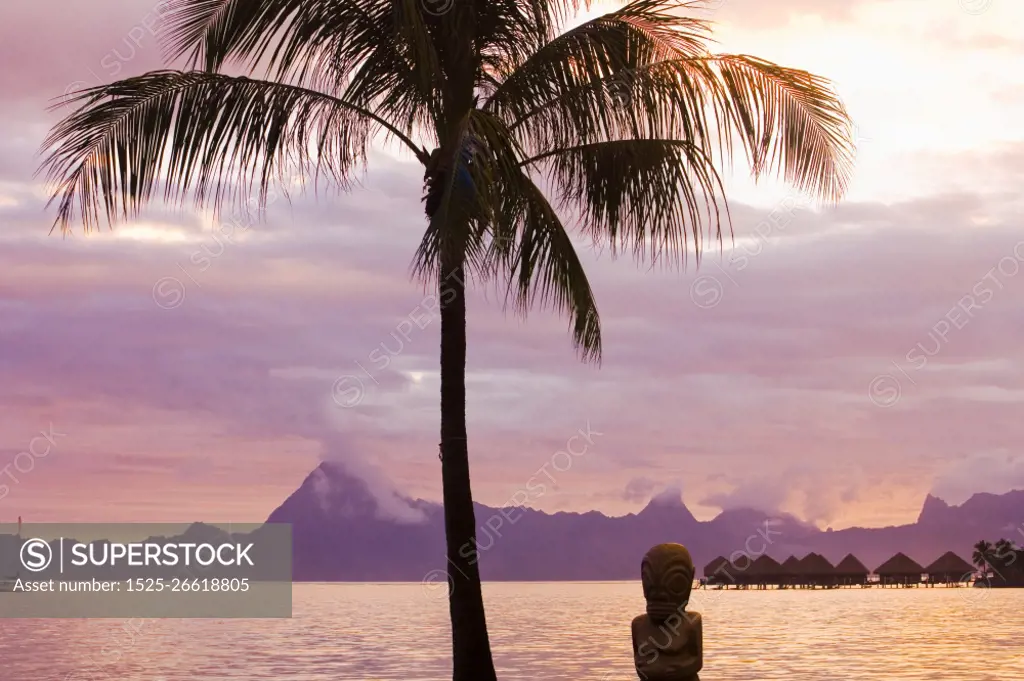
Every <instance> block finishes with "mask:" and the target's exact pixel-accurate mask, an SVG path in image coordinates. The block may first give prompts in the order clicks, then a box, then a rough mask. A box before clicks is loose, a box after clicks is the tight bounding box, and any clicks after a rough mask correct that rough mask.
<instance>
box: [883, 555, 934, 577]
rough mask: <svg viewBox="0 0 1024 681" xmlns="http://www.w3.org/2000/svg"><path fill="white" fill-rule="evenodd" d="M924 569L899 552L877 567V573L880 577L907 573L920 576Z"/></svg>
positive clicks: (905, 574)
mask: <svg viewBox="0 0 1024 681" xmlns="http://www.w3.org/2000/svg"><path fill="white" fill-rule="evenodd" d="M924 571H925V570H924V568H923V567H921V566H920V565H918V564H917V563H916V562H914V561H913V560H911V559H910V558H908V557H906V556H905V555H903V554H902V553H897V554H896V555H895V556H893V557H892V558H890V559H889V560H887V561H885V562H884V563H882V564H881V565H879V566H878V567H877V568H875V574H876V575H879V576H880V577H894V576H907V575H916V576H920V575H921V573H923V572H924Z"/></svg>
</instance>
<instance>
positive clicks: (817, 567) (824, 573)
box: [797, 553, 836, 589]
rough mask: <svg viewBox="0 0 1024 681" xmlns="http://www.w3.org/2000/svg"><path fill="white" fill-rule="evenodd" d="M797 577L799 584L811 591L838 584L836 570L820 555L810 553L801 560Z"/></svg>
mask: <svg viewBox="0 0 1024 681" xmlns="http://www.w3.org/2000/svg"><path fill="white" fill-rule="evenodd" d="M797 575H798V578H797V583H798V584H800V585H801V586H804V587H809V588H811V589H814V588H817V587H819V586H820V587H824V588H828V587H832V586H834V585H835V583H836V569H835V568H834V567H832V563H830V562H828V560H827V559H826V558H825V556H823V555H821V554H819V553H808V554H807V555H806V556H804V557H803V558H801V559H800V563H799V565H798V566H797Z"/></svg>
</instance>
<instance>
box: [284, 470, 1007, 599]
mask: <svg viewBox="0 0 1024 681" xmlns="http://www.w3.org/2000/svg"><path fill="white" fill-rule="evenodd" d="M476 514H477V522H478V524H479V526H480V529H479V535H478V542H479V545H480V549H481V558H480V570H481V573H482V576H483V578H484V579H485V580H488V581H561V580H597V581H600V580H620V579H637V578H638V570H639V566H638V560H639V556H642V555H644V552H645V551H647V549H649V548H650V547H651V546H653V545H655V544H659V543H662V542H680V543H683V544H686V546H687V547H688V548H689V549H690V551H691V553H692V555H693V558H694V561H695V563H696V564H697V565H704V564H705V563H706V562H707V561H711V560H712V559H714V558H716V557H719V556H722V557H725V558H727V559H729V560H733V561H737V562H738V561H741V560H746V558H744V556H749V558H750V559H751V560H753V559H757V558H758V557H760V556H761V555H766V556H770V557H771V558H772V559H774V560H775V561H778V562H780V563H781V562H783V561H784V560H785V559H786V558H787V557H789V556H806V555H807V554H809V553H812V552H813V553H816V554H820V555H822V556H824V557H825V558H826V559H827V560H828V561H830V562H831V563H832V564H833V565H836V564H837V563H838V562H839V561H841V560H842V559H843V558H844V557H845V556H847V555H848V554H850V553H853V554H856V556H857V557H858V558H859V559H860V560H861V561H863V562H864V564H865V565H866V566H867V567H868V568H870V569H872V570H873V569H874V568H875V567H877V566H880V565H881V564H882V563H883V562H884V561H887V560H888V559H890V558H891V557H892V556H893V555H894V554H896V553H903V554H905V555H906V556H908V557H910V558H911V559H912V560H913V561H915V562H917V563H920V564H922V565H927V564H928V563H929V562H931V561H933V560H934V559H935V558H936V557H938V556H942V555H943V554H945V553H946V552H948V551H953V552H955V553H956V554H958V555H959V556H963V557H965V558H967V559H970V557H971V556H972V555H973V550H974V549H973V547H974V546H975V544H977V543H978V541H979V539H980V538H983V537H993V538H1000V537H1008V538H1011V539H1018V541H1019V539H1020V538H1024V524H1022V521H1024V491H1021V490H1018V491H1013V492H1009V493H1007V494H1002V495H994V494H975V495H974V496H973V497H971V498H970V499H969V500H968V501H966V502H964V503H963V504H962V505H960V506H950V505H949V504H947V503H945V502H944V501H942V500H941V499H938V498H937V497H934V496H931V495H929V496H928V497H927V498H926V499H925V501H924V504H923V507H922V509H921V514H920V516H919V517H918V519H917V522H915V523H912V524H908V525H901V526H894V527H884V528H849V529H845V530H837V531H822V530H820V529H819V528H817V527H815V526H813V525H810V524H808V523H804V522H802V521H800V520H798V519H796V518H794V517H792V516H789V515H785V514H775V515H773V514H768V513H764V512H761V511H756V510H752V509H738V510H728V511H723V512H722V513H721V514H719V515H718V516H717V517H715V518H714V519H713V520H710V521H707V522H701V521H698V520H697V519H696V518H694V516H693V514H692V513H690V511H689V509H687V508H686V506H685V504H684V503H683V501H682V499H681V498H680V497H678V496H676V497H666V496H664V495H662V496H659V497H656V498H655V499H654V500H652V501H651V502H650V503H649V504H648V505H647V506H646V507H645V508H644V509H643V510H641V511H640V512H639V513H635V514H629V515H626V516H621V517H609V516H606V515H604V514H602V513H599V512H597V511H590V512H588V513H554V514H548V513H544V512H542V511H537V510H533V509H530V508H526V507H512V508H504V509H500V508H490V507H488V506H484V505H482V504H477V505H476ZM267 521H268V522H286V523H291V524H292V526H293V535H292V536H293V541H294V550H293V555H294V558H293V574H294V577H295V580H296V581H378V582H380V581H420V580H422V579H424V577H425V576H427V575H430V574H435V575H436V574H437V573H438V571H441V570H444V569H445V560H444V541H443V537H444V526H443V512H442V508H441V506H440V504H437V503H434V502H429V501H423V500H420V499H409V498H405V497H402V496H400V495H399V496H394V495H386V496H383V498H380V497H379V496H375V495H374V494H373V493H371V490H370V489H369V487H368V486H367V485H366V483H365V482H363V481H362V480H360V479H359V478H357V477H355V476H354V475H352V474H350V473H349V472H348V471H347V470H346V469H345V467H344V466H343V465H341V464H338V463H334V462H325V463H322V464H320V466H318V467H317V468H316V469H315V470H314V471H313V472H312V473H310V475H309V476H307V478H306V479H305V481H304V482H303V483H302V485H301V486H300V487H299V488H298V489H297V490H296V491H295V492H294V493H292V494H291V496H289V497H288V498H287V499H286V500H285V501H284V503H282V504H281V506H280V507H278V508H277V509H276V510H274V512H273V513H271V514H270V517H269V518H268V519H267Z"/></svg>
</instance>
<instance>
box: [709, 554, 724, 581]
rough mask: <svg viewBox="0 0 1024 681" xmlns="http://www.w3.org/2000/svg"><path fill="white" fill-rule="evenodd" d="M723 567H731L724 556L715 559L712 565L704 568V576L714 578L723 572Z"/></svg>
mask: <svg viewBox="0 0 1024 681" xmlns="http://www.w3.org/2000/svg"><path fill="white" fill-rule="evenodd" d="M723 565H729V561H728V560H726V559H725V558H723V557H722V556H719V557H718V558H715V559H714V560H712V561H711V562H710V563H708V564H707V565H705V566H704V576H705V577H710V576H712V575H713V574H715V573H716V572H718V571H719V570H721V569H722V566H723Z"/></svg>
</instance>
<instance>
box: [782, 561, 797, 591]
mask: <svg viewBox="0 0 1024 681" xmlns="http://www.w3.org/2000/svg"><path fill="white" fill-rule="evenodd" d="M780 567H781V569H782V578H781V581H782V583H783V584H787V585H796V584H797V583H799V581H800V559H799V558H797V557H796V556H790V557H789V558H787V559H786V560H784V561H782V565H781V566H780Z"/></svg>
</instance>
